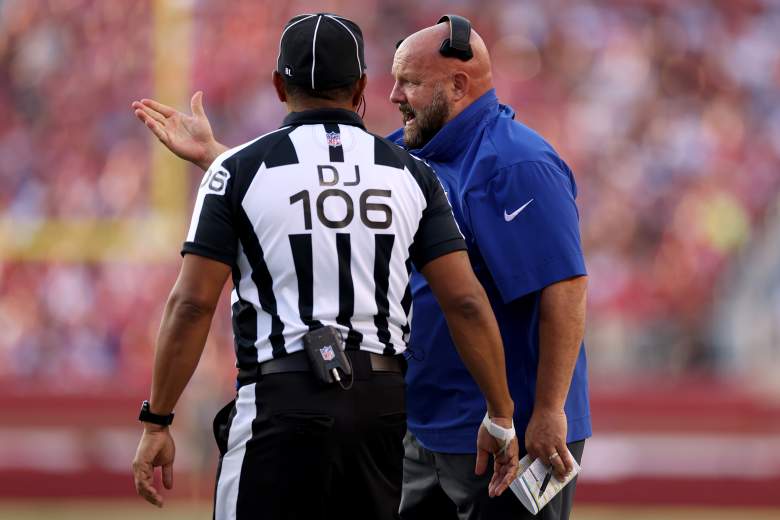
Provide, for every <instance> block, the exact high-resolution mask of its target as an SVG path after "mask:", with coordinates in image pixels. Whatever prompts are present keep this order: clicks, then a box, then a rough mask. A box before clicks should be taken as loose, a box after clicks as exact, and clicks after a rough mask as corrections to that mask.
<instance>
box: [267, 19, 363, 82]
mask: <svg viewBox="0 0 780 520" xmlns="http://www.w3.org/2000/svg"><path fill="white" fill-rule="evenodd" d="M364 70H366V60H365V58H364V53H363V33H362V32H361V30H360V27H358V25H357V24H356V23H355V22H353V21H351V20H348V19H346V18H344V17H342V16H337V15H335V14H329V13H316V14H300V15H298V16H296V17H294V18H293V19H292V20H290V21H289V22H287V25H286V26H285V27H284V31H282V37H281V39H280V40H279V58H278V59H277V61H276V71H277V72H278V73H279V74H281V75H282V76H283V77H284V78H285V80H286V81H288V82H290V83H293V84H295V85H301V86H305V87H309V88H311V89H312V90H328V89H332V88H338V87H343V86H346V85H349V84H351V83H354V82H355V81H357V80H358V79H360V78H361V76H363V71H364Z"/></svg>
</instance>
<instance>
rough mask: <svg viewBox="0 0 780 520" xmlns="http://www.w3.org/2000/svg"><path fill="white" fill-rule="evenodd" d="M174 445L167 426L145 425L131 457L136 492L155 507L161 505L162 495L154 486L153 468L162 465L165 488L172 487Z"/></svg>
mask: <svg viewBox="0 0 780 520" xmlns="http://www.w3.org/2000/svg"><path fill="white" fill-rule="evenodd" d="M175 455H176V446H175V444H174V443H173V437H171V432H170V430H169V429H168V428H167V427H159V426H154V425H146V427H145V429H144V433H143V435H142V436H141V441H140V442H139V443H138V449H137V450H136V452H135V458H134V459H133V465H132V468H133V482H134V484H135V490H136V492H137V493H138V494H139V495H141V496H142V497H143V498H144V500H146V501H147V502H149V503H150V504H152V505H155V506H157V507H162V506H163V497H162V495H161V494H160V492H159V491H158V490H157V488H155V487H154V468H156V467H158V466H160V467H162V483H163V486H164V487H165V489H172V488H173V459H174V457H175Z"/></svg>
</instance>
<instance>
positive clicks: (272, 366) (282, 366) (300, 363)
mask: <svg viewBox="0 0 780 520" xmlns="http://www.w3.org/2000/svg"><path fill="white" fill-rule="evenodd" d="M347 355H348V356H349V357H350V358H352V357H353V356H358V355H368V359H369V362H370V363H371V370H372V371H373V372H397V373H399V374H400V373H402V372H403V371H402V370H401V361H400V359H399V357H398V356H381V355H379V354H374V353H373V352H365V351H355V352H353V351H347ZM309 370H311V367H310V365H309V358H308V357H306V353H305V352H303V351H299V352H293V353H292V354H289V355H287V356H284V357H280V358H276V359H270V360H268V361H266V362H264V363H261V364H260V374H261V375H264V376H267V375H269V374H280V373H283V372H308V371H309Z"/></svg>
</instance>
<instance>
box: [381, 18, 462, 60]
mask: <svg viewBox="0 0 780 520" xmlns="http://www.w3.org/2000/svg"><path fill="white" fill-rule="evenodd" d="M447 21H449V22H450V37H449V38H447V39H446V40H444V41H443V42H441V47H440V48H439V53H441V55H442V56H446V57H448V58H458V59H459V60H461V61H469V60H470V59H471V58H473V57H474V53H473V52H472V51H471V44H470V43H469V40H470V39H471V22H469V21H468V19H466V18H464V17H462V16H458V15H455V14H445V15H444V16H442V17H441V18H439V21H438V22H436V23H442V22H447ZM398 43H399V44H400V43H401V42H398ZM396 48H397V47H396Z"/></svg>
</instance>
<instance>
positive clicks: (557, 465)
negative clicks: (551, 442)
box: [547, 446, 569, 480]
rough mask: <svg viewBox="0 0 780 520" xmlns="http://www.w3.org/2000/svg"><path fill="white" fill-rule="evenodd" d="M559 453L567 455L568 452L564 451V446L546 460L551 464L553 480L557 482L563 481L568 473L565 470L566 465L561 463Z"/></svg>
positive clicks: (561, 459)
mask: <svg viewBox="0 0 780 520" xmlns="http://www.w3.org/2000/svg"><path fill="white" fill-rule="evenodd" d="M561 452H563V453H567V454H568V452H569V450H568V449H566V446H564V447H563V450H560V449H557V450H556V451H555V452H554V453H552V454H550V456H549V457H548V459H547V461H548V462H549V463H550V464H552V467H553V472H555V478H557V479H558V480H563V479H564V478H565V477H566V475H567V474H568V473H569V472H568V470H567V469H566V464H565V463H564V462H563V457H562V456H561Z"/></svg>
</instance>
